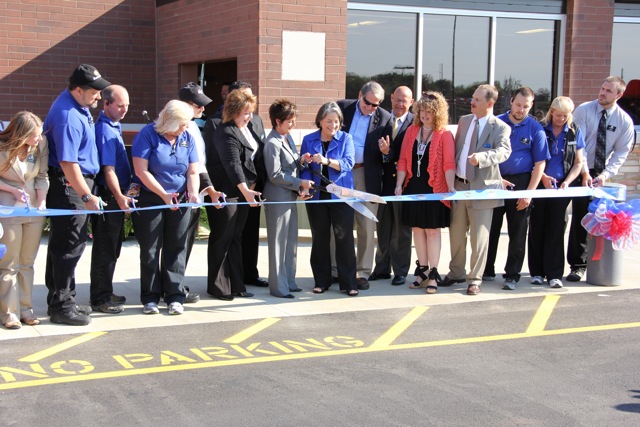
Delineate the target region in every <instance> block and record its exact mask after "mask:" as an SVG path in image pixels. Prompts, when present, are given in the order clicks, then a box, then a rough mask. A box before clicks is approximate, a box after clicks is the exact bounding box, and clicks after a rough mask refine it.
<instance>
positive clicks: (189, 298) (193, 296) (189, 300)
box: [184, 286, 200, 304]
mask: <svg viewBox="0 0 640 427" xmlns="http://www.w3.org/2000/svg"><path fill="white" fill-rule="evenodd" d="M184 293H185V296H184V303H185V304H195V303H197V302H198V301H200V294H197V293H195V292H191V290H190V289H189V287H188V286H185V287H184Z"/></svg>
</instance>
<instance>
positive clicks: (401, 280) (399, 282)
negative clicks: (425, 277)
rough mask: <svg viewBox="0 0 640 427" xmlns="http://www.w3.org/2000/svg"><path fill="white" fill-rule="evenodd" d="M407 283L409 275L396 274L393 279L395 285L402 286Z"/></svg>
mask: <svg viewBox="0 0 640 427" xmlns="http://www.w3.org/2000/svg"><path fill="white" fill-rule="evenodd" d="M405 283H407V277H406V276H398V275H395V276H393V280H392V281H391V284H392V285H393V286H400V285H404V284H405Z"/></svg>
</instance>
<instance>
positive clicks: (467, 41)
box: [422, 15, 490, 123]
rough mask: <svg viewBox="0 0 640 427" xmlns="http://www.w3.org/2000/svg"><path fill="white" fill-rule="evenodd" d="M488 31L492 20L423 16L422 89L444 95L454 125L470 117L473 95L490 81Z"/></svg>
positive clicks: (467, 17) (450, 119)
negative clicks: (466, 115) (460, 118)
mask: <svg viewBox="0 0 640 427" xmlns="http://www.w3.org/2000/svg"><path fill="white" fill-rule="evenodd" d="M489 31H490V20H489V18H483V17H471V16H448V15H425V16H424V43H423V46H424V48H423V52H424V53H423V61H422V67H423V69H422V90H423V91H428V90H435V91H439V92H442V94H443V95H444V96H445V98H447V101H448V102H449V121H450V122H451V123H457V122H458V118H459V117H460V116H461V115H465V114H469V112H470V108H471V107H470V100H471V96H472V95H473V92H474V91H475V89H476V87H477V86H478V84H480V83H486V82H487V79H488V78H489Z"/></svg>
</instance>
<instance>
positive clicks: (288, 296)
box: [278, 294, 295, 299]
mask: <svg viewBox="0 0 640 427" xmlns="http://www.w3.org/2000/svg"><path fill="white" fill-rule="evenodd" d="M278 298H289V299H292V298H295V297H294V296H293V295H291V294H289V295H283V296H281V297H278Z"/></svg>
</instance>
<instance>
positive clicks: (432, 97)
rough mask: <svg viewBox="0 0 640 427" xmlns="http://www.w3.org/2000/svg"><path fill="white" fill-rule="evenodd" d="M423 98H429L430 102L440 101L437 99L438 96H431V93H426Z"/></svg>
mask: <svg viewBox="0 0 640 427" xmlns="http://www.w3.org/2000/svg"><path fill="white" fill-rule="evenodd" d="M422 96H423V98H427V99H428V100H429V101H435V100H436V99H438V98H436V96H435V95H433V94H430V93H429V94H426V93H425V94H423V95H422Z"/></svg>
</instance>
